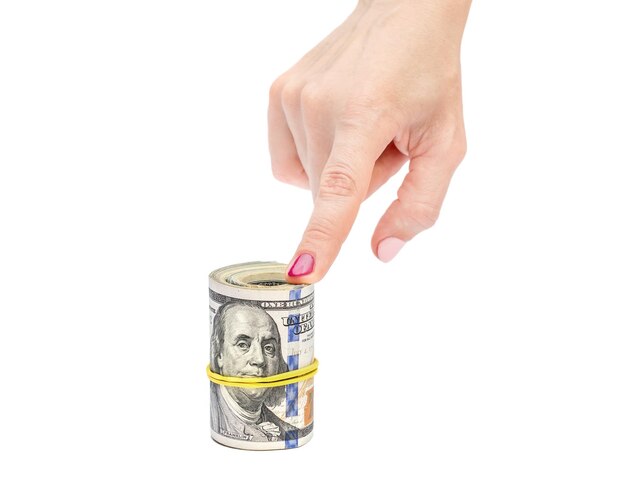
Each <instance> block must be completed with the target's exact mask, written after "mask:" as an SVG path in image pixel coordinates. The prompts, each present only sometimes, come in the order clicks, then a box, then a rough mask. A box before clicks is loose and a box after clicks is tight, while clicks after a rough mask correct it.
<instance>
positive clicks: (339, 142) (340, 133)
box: [286, 121, 395, 283]
mask: <svg viewBox="0 0 626 487" xmlns="http://www.w3.org/2000/svg"><path fill="white" fill-rule="evenodd" d="M394 135H395V134H394V133H393V130H392V126H391V124H388V123H381V122H380V121H378V123H372V124H370V125H369V126H364V125H363V124H343V125H341V126H340V127H338V128H337V130H336V132H335V140H334V143H333V147H332V150H331V152H330V156H329V158H328V161H327V163H326V165H325V166H324V169H323V171H322V174H321V176H320V185H319V190H318V193H317V195H316V197H315V206H314V209H313V214H312V215H311V218H310V220H309V224H308V226H307V227H306V230H305V231H304V235H303V236H302V240H301V242H300V245H299V246H298V249H297V251H296V252H295V255H294V257H293V258H292V260H291V263H290V264H289V266H288V268H287V269H288V270H287V276H286V277H287V280H288V281H289V282H292V283H304V282H308V283H310V282H317V281H319V280H320V279H321V278H322V277H324V275H325V274H326V272H327V271H328V269H329V268H330V266H331V265H332V263H333V262H334V261H335V258H336V257H337V255H338V254H339V250H340V249H341V245H342V244H343V242H344V241H345V239H346V238H347V236H348V234H349V233H350V229H351V228H352V225H353V224H354V220H355V219H356V215H357V213H358V211H359V207H360V205H361V202H362V201H363V200H364V198H365V196H366V194H367V190H368V187H369V184H370V178H371V175H372V171H373V168H374V164H375V162H376V159H378V157H379V156H380V155H381V153H382V152H383V151H384V150H385V148H386V147H387V145H388V144H389V142H390V141H391V140H392V139H393V137H394Z"/></svg>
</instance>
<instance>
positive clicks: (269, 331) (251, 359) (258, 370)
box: [217, 308, 280, 411]
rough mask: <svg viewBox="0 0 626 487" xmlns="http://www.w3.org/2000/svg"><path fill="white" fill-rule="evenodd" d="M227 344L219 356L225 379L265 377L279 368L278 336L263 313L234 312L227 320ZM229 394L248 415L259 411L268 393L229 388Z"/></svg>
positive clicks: (218, 359)
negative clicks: (250, 412) (226, 377)
mask: <svg viewBox="0 0 626 487" xmlns="http://www.w3.org/2000/svg"><path fill="white" fill-rule="evenodd" d="M224 319H225V320H226V326H225V331H224V344H223V347H222V351H221V353H220V354H219V355H218V356H217V364H218V366H219V368H220V370H221V373H222V374H223V375H227V376H235V377H266V376H269V375H275V374H277V373H278V371H279V367H280V355H279V354H280V348H279V335H278V330H277V329H276V325H275V324H274V322H273V321H272V319H271V317H269V316H268V315H267V314H265V313H264V312H263V311H261V310H252V309H245V308H244V309H236V308H234V309H232V310H230V311H229V312H228V314H227V315H226V316H225V317H224ZM228 392H229V393H230V394H231V395H232V396H233V398H234V399H235V400H236V401H237V402H238V403H239V405H240V406H241V407H243V408H244V409H247V410H248V411H258V410H259V408H260V407H261V405H262V403H263V400H264V399H265V396H266V395H267V393H268V392H269V389H264V388H258V389H255V388H250V389H244V388H238V387H229V388H228Z"/></svg>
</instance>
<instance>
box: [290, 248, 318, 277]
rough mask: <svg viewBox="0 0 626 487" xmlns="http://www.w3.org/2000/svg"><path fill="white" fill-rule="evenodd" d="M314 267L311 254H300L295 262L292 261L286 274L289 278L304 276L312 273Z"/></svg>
mask: <svg viewBox="0 0 626 487" xmlns="http://www.w3.org/2000/svg"><path fill="white" fill-rule="evenodd" d="M314 267H315V259H314V258H313V256H312V255H311V254H300V255H299V256H298V258H297V259H296V260H294V261H293V264H291V267H290V268H289V271H288V272H287V274H289V275H290V276H291V277H299V276H306V275H307V274H310V273H311V272H313V268H314Z"/></svg>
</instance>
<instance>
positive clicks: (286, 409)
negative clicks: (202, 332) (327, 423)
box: [207, 262, 317, 450]
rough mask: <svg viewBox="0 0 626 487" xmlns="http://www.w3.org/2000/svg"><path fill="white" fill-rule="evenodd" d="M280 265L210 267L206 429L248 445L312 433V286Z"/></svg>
mask: <svg viewBox="0 0 626 487" xmlns="http://www.w3.org/2000/svg"><path fill="white" fill-rule="evenodd" d="M285 267H286V266H285V265H283V264H278V263H274V262H249V263H245V264H237V265H232V266H228V267H223V268H221V269H218V270H216V271H213V272H212V273H211V274H210V275H209V306H210V309H209V315H210V327H209V328H210V336H211V345H210V355H211V360H210V363H209V366H208V367H207V373H208V375H209V378H210V379H211V436H212V438H213V439H214V440H215V441H217V442H218V443H221V444H223V445H227V446H231V447H235V448H243V449H247V450H278V449H286V448H296V447H298V446H302V445H304V444H305V443H307V442H308V441H309V440H310V439H311V435H312V433H313V378H312V376H313V374H314V373H315V370H316V366H317V362H316V361H315V359H314V355H313V336H314V328H313V325H314V321H313V286H312V285H292V284H288V283H287V282H286V281H285V280H284V275H285Z"/></svg>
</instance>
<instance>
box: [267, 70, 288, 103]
mask: <svg viewBox="0 0 626 487" xmlns="http://www.w3.org/2000/svg"><path fill="white" fill-rule="evenodd" d="M285 82H286V80H285V76H284V75H283V76H280V77H278V78H276V79H275V80H274V82H273V83H272V85H271V86H270V100H272V101H278V102H280V101H281V100H282V92H283V88H284V87H285Z"/></svg>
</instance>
